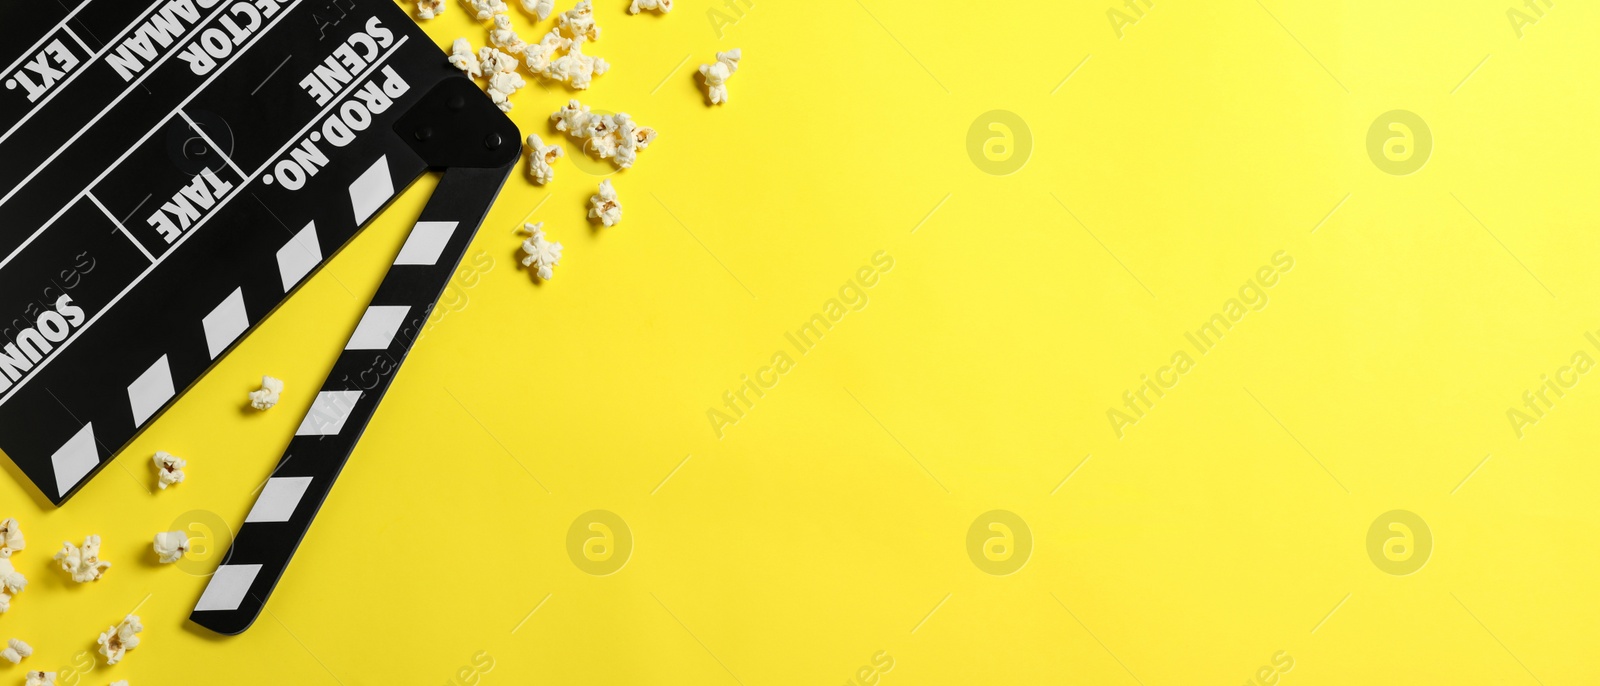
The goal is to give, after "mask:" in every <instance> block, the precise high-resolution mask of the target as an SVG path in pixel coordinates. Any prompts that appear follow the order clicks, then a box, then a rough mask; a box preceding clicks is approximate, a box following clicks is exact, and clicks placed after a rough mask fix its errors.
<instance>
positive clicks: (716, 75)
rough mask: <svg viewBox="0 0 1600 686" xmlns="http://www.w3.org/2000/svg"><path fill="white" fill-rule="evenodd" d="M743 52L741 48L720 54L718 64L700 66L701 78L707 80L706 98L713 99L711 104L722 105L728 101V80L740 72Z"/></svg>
mask: <svg viewBox="0 0 1600 686" xmlns="http://www.w3.org/2000/svg"><path fill="white" fill-rule="evenodd" d="M741 52H742V51H741V50H740V49H739V48H734V49H732V50H729V51H727V52H719V53H717V61H716V62H714V63H712V64H702V65H700V76H701V78H702V79H704V80H705V83H706V96H707V97H709V98H710V99H711V104H713V105H720V104H722V103H725V102H727V101H728V79H729V78H731V77H732V76H733V73H734V72H736V71H739V58H740V56H741Z"/></svg>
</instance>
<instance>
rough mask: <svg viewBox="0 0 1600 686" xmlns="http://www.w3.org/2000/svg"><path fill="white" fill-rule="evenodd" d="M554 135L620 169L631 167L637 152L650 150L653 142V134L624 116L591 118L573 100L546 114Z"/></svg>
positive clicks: (581, 105)
mask: <svg viewBox="0 0 1600 686" xmlns="http://www.w3.org/2000/svg"><path fill="white" fill-rule="evenodd" d="M550 120H551V121H553V122H555V123H556V130H557V131H565V132H567V135H569V136H571V137H572V138H574V139H575V140H577V141H578V142H579V143H582V147H583V151H584V152H585V153H588V154H590V155H593V156H595V157H598V158H600V159H602V160H605V159H611V160H614V164H616V165H617V167H619V168H621V169H627V168H629V167H632V166H633V164H634V162H636V161H637V160H638V156H639V151H640V150H643V149H645V148H647V147H650V143H651V141H654V140H655V139H656V135H657V134H656V130H655V129H653V128H650V127H648V126H640V125H639V124H638V123H637V122H635V121H633V118H632V117H630V116H628V114H627V113H626V112H622V113H618V114H613V115H610V116H607V115H603V114H594V113H593V112H590V111H589V108H588V107H585V106H584V105H583V104H581V103H579V102H578V101H577V100H569V101H567V104H566V106H565V107H562V108H561V109H559V110H556V111H555V112H553V113H551V114H550Z"/></svg>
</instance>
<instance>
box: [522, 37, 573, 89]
mask: <svg viewBox="0 0 1600 686" xmlns="http://www.w3.org/2000/svg"><path fill="white" fill-rule="evenodd" d="M571 47H572V39H570V38H567V37H564V36H562V35H561V32H560V31H557V30H555V29H551V30H550V33H547V34H545V35H544V38H541V39H539V42H537V43H534V44H531V45H529V46H528V47H527V48H525V49H523V51H522V61H523V62H525V63H526V64H527V65H528V71H529V72H530V73H532V74H533V75H534V76H542V77H544V78H547V79H549V78H554V77H552V76H551V75H550V65H552V64H554V63H555V58H556V56H557V54H558V53H562V52H566V50H567V49H568V48H571Z"/></svg>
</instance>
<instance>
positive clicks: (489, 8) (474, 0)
mask: <svg viewBox="0 0 1600 686" xmlns="http://www.w3.org/2000/svg"><path fill="white" fill-rule="evenodd" d="M465 2H466V3H467V7H469V8H471V9H472V16H473V17H474V18H476V19H477V20H478V21H488V20H489V19H490V18H491V17H493V16H494V15H496V14H505V13H506V4H505V3H504V2H501V1H500V0H465Z"/></svg>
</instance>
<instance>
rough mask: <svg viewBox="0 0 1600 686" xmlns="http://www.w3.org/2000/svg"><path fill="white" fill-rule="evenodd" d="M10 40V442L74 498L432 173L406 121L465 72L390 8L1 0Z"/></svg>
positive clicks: (288, 2)
mask: <svg viewBox="0 0 1600 686" xmlns="http://www.w3.org/2000/svg"><path fill="white" fill-rule="evenodd" d="M0 38H4V39H7V40H3V41H0V44H4V45H5V47H4V48H0V67H4V69H3V71H0V83H5V84H11V85H8V86H6V87H4V88H0V449H3V450H4V451H5V453H6V455H7V456H8V457H9V458H10V459H11V460H12V461H13V462H15V463H16V464H17V466H18V467H19V468H20V469H21V471H22V472H23V473H24V474H25V475H26V476H27V477H28V478H29V479H30V480H32V481H33V483H34V484H35V485H36V486H37V487H38V489H39V491H40V492H41V493H42V494H43V495H44V497H45V498H47V499H48V500H50V501H51V502H53V503H56V504H60V503H62V502H63V501H65V500H66V499H67V498H68V497H70V496H71V495H72V494H73V493H74V492H76V490H77V489H79V488H81V487H82V486H83V484H84V483H85V482H87V481H88V480H89V478H90V477H92V476H93V475H94V474H95V473H96V472H97V471H98V470H99V469H100V468H102V467H103V466H104V465H105V464H106V463H108V462H109V461H110V459H111V457H112V456H113V455H115V454H116V453H117V452H118V451H119V450H121V449H122V447H123V446H124V445H126V444H127V442H128V441H129V440H130V439H132V437H133V436H134V434H135V433H137V432H138V431H139V430H140V429H141V428H143V427H144V426H145V425H147V424H148V423H149V422H151V421H155V419H156V418H157V417H158V416H159V415H160V413H161V411H162V410H163V409H165V407H167V406H168V405H169V404H171V402H173V400H175V399H176V398H177V397H178V396H180V395H181V394H182V393H183V392H184V390H185V389H187V388H188V387H189V386H190V385H191V384H192V383H194V381H195V380H197V379H198V378H199V377H200V376H201V375H202V374H203V373H205V371H206V370H207V369H209V368H210V367H211V366H212V365H213V364H214V363H215V361H216V360H217V359H218V358H219V357H221V356H222V355H224V354H225V353H226V351H227V350H229V349H230V348H231V347H232V346H233V345H235V344H236V343H237V342H238V341H239V340H240V339H241V338H242V337H244V336H245V335H246V334H247V333H248V331H249V330H250V329H251V328H252V327H254V326H255V325H256V324H257V323H259V322H260V321H261V320H262V319H264V318H265V317H266V316H267V315H268V314H269V313H271V312H272V311H273V310H274V309H275V308H276V307H277V306H278V305H279V304H280V303H281V302H282V301H283V300H284V299H285V298H287V297H288V296H289V294H290V293H292V292H293V291H294V289H295V288H296V287H297V286H298V285H299V284H300V283H301V282H303V281H304V279H305V278H306V277H308V276H309V275H310V274H311V273H312V272H313V271H315V270H316V269H317V268H318V267H319V266H320V265H322V264H323V263H324V262H325V261H326V260H327V259H328V258H329V257H331V256H332V255H333V254H334V253H336V252H337V251H338V250H339V249H340V248H342V247H343V246H344V245H345V244H346V242H348V241H349V240H350V238H351V237H353V236H354V235H355V233H356V232H357V231H358V230H359V229H360V227H361V226H363V225H364V224H365V223H367V222H368V221H369V220H370V219H371V218H372V216H374V215H375V214H376V213H378V212H379V211H380V210H381V209H382V208H383V207H384V206H385V205H387V204H388V202H389V201H390V200H391V199H392V198H393V197H394V196H395V195H396V194H398V193H399V192H401V191H403V190H404V189H405V188H406V187H407V186H408V185H410V184H411V183H412V182H413V181H414V180H415V179H416V178H417V177H418V176H420V175H421V173H422V172H423V171H424V169H425V168H426V166H427V165H425V163H424V162H423V160H422V159H421V158H420V157H419V156H418V155H417V154H416V153H415V152H414V151H413V149H412V147H411V146H409V145H407V143H406V142H405V141H403V140H401V139H400V137H399V136H398V135H396V134H395V133H394V131H393V127H394V125H395V124H396V122H397V121H398V120H399V119H400V118H401V117H403V116H404V115H405V113H406V112H407V111H408V110H409V109H410V108H411V107H412V106H413V105H414V104H415V103H416V102H417V101H418V99H419V98H420V97H421V96H422V94H423V93H427V92H428V91H429V90H430V89H432V88H433V87H434V86H435V85H437V84H438V83H440V82H441V81H443V80H445V79H452V78H455V79H459V78H460V75H459V72H457V71H455V70H454V69H453V68H451V67H450V66H449V64H448V63H447V61H446V60H445V56H444V55H443V54H442V53H441V52H440V51H439V50H438V48H437V47H436V46H435V45H433V44H432V42H431V41H430V40H429V39H428V37H427V36H426V34H424V33H422V32H421V30H420V29H419V28H417V26H416V25H415V23H414V22H413V21H411V19H410V18H409V17H407V16H406V15H405V13H404V11H403V10H401V9H400V8H399V7H398V6H396V5H395V4H394V3H393V2H389V1H388V0H206V1H203V2H202V1H200V0H195V1H193V2H190V1H189V0H155V1H151V2H128V0H77V1H76V2H74V1H73V0H67V1H66V2H64V3H53V2H52V3H21V2H15V3H13V2H0ZM102 41H103V42H102ZM18 50H20V52H18ZM330 64H333V65H335V66H336V67H337V68H330V67H329V66H328V65H330ZM240 402H241V404H242V403H243V400H242V399H241V401H240Z"/></svg>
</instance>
